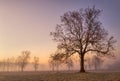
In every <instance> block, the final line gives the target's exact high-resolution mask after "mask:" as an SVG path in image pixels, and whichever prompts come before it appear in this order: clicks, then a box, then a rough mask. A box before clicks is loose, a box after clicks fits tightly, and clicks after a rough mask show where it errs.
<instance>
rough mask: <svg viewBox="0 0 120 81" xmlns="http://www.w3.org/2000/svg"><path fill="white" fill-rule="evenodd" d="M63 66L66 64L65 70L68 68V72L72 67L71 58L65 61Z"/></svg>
mask: <svg viewBox="0 0 120 81" xmlns="http://www.w3.org/2000/svg"><path fill="white" fill-rule="evenodd" d="M65 64H66V66H67V68H68V70H69V71H70V70H71V69H72V68H73V66H74V63H73V60H72V58H68V59H66V62H65Z"/></svg>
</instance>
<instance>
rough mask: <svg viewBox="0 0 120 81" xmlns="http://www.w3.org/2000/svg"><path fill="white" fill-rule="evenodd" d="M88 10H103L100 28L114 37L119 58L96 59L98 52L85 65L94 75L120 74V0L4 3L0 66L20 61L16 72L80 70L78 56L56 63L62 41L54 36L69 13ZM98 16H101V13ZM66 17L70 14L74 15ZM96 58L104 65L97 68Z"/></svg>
mask: <svg viewBox="0 0 120 81" xmlns="http://www.w3.org/2000/svg"><path fill="white" fill-rule="evenodd" d="M87 8H88V9H89V8H91V9H93V11H94V8H95V9H100V10H101V11H100V15H98V17H99V20H100V22H101V23H102V25H100V27H103V28H105V30H106V32H108V33H109V35H108V37H109V38H110V36H113V37H114V40H115V41H114V42H115V44H114V45H113V46H114V49H115V50H114V52H113V53H114V55H115V57H111V56H107V57H103V58H102V57H100V58H99V57H97V56H94V55H96V54H95V53H93V52H90V53H88V54H87V55H85V59H84V61H85V63H84V64H85V65H84V64H83V65H84V66H83V67H84V68H85V70H86V71H90V72H91V71H94V70H100V71H101V70H106V69H107V70H110V71H113V70H117V71H120V69H119V67H120V61H119V59H120V54H119V53H120V51H119V49H120V41H119V40H120V36H119V35H120V31H119V30H120V27H119V26H120V18H119V14H120V1H119V0H109V1H108V0H59V1H58V0H51V1H49V0H30V1H27V0H8V1H7V0H1V1H0V63H2V62H9V61H10V60H14V62H16V60H15V59H18V60H17V63H18V66H17V67H14V70H15V71H34V70H35V71H37V70H38V71H48V70H49V71H50V70H52V71H55V70H56V71H59V70H62V71H63V70H65V71H66V70H75V71H76V70H79V67H80V66H79V61H80V60H81V59H80V58H79V56H77V54H76V55H74V56H73V57H70V59H67V61H66V63H65V64H66V65H67V66H65V64H62V63H63V60H61V59H60V60H59V61H58V60H57V61H58V62H57V63H56V64H54V62H53V61H52V60H53V58H54V55H55V53H56V50H57V47H58V46H59V45H58V44H60V43H61V42H59V43H57V42H58V41H57V42H55V41H53V40H52V39H54V38H56V36H55V35H53V34H52V35H53V36H51V35H50V33H51V32H52V33H55V32H54V31H55V27H56V25H61V20H62V17H64V18H65V17H67V16H65V15H64V14H65V13H66V12H69V11H71V13H72V11H73V12H74V11H76V10H77V11H78V10H79V9H83V11H84V9H87ZM97 13H99V10H98V12H97ZM66 15H70V13H68V14H66ZM64 18H63V21H62V22H65V20H64ZM83 18H84V17H83ZM96 19H97V18H96ZM96 19H95V20H96ZM69 20H70V19H69ZM83 23H84V22H83ZM84 25H85V24H84ZM58 30H60V29H58ZM56 32H57V31H56ZM83 35H84V34H83ZM58 37H59V36H58ZM83 39H84V37H83ZM111 39H112V38H111ZM116 41H117V42H116ZM83 47H84V46H83ZM111 47H112V45H111ZM97 52H98V50H97ZM92 53H93V54H92ZM105 53H106V52H105ZM56 55H57V54H56ZM8 58H9V59H8ZM101 58H102V59H101ZM23 59H25V60H24V63H23V64H22V62H21V60H23ZM51 59H52V60H51ZM55 59H56V58H54V60H55ZM57 59H58V58H57ZM91 59H94V62H93V61H92V64H91V65H94V64H96V65H95V66H91V65H90V63H91ZM95 59H97V60H99V62H101V63H99V65H97V63H96V61H95ZM60 63H61V64H60ZM59 64H60V66H59ZM53 66H55V67H53ZM73 66H74V67H73ZM61 67H62V68H61ZM11 68H12V66H11V67H10V68H2V69H0V71H2V70H5V71H13V68H12V69H11ZM84 72H85V71H84Z"/></svg>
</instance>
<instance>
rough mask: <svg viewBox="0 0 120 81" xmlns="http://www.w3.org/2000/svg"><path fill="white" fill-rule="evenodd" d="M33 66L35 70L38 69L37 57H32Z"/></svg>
mask: <svg viewBox="0 0 120 81" xmlns="http://www.w3.org/2000/svg"><path fill="white" fill-rule="evenodd" d="M33 67H34V69H35V71H37V70H38V67H39V57H34V58H33Z"/></svg>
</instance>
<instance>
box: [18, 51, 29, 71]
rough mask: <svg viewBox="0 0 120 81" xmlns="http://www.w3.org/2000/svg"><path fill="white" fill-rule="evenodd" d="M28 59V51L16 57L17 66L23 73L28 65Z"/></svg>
mask: <svg viewBox="0 0 120 81" xmlns="http://www.w3.org/2000/svg"><path fill="white" fill-rule="evenodd" d="M29 59H30V51H27V50H26V51H22V54H21V55H20V56H18V65H19V67H20V68H21V71H24V68H25V67H26V65H27V64H28V62H29Z"/></svg>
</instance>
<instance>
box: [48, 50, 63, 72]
mask: <svg viewBox="0 0 120 81" xmlns="http://www.w3.org/2000/svg"><path fill="white" fill-rule="evenodd" d="M49 63H50V67H51V68H52V70H53V71H54V70H55V68H56V70H57V71H58V70H59V66H60V65H61V64H62V63H63V61H62V60H61V59H60V56H59V54H58V52H56V53H55V54H54V55H51V56H50V60H49Z"/></svg>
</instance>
